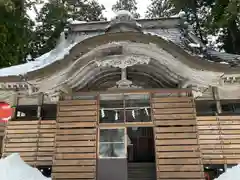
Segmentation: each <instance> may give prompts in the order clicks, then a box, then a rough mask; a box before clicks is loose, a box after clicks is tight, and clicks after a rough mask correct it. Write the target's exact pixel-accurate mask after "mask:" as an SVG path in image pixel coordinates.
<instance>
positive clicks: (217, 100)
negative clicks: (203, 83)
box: [212, 87, 222, 114]
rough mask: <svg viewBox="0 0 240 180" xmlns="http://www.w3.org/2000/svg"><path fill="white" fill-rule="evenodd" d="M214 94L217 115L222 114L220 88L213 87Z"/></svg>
mask: <svg viewBox="0 0 240 180" xmlns="http://www.w3.org/2000/svg"><path fill="white" fill-rule="evenodd" d="M212 92H213V99H214V100H215V102H216V106H217V113H218V114H221V113H222V107H221V102H220V98H219V92H218V88H217V87H212Z"/></svg>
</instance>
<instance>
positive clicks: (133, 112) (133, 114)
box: [132, 110, 136, 119]
mask: <svg viewBox="0 0 240 180" xmlns="http://www.w3.org/2000/svg"><path fill="white" fill-rule="evenodd" d="M132 117H133V118H134V119H135V118H136V116H135V111H134V110H132Z"/></svg>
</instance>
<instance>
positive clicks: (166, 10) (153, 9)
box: [146, 0, 176, 18]
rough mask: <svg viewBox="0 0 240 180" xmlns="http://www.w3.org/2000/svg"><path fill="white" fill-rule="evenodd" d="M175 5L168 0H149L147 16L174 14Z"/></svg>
mask: <svg viewBox="0 0 240 180" xmlns="http://www.w3.org/2000/svg"><path fill="white" fill-rule="evenodd" d="M175 13H176V12H175V7H174V4H172V3H171V2H170V1H169V0H151V4H150V6H149V7H148V9H147V12H146V17H147V18H159V17H169V16H172V15H174V14H175Z"/></svg>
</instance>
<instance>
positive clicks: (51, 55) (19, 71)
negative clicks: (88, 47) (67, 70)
mask: <svg viewBox="0 0 240 180" xmlns="http://www.w3.org/2000/svg"><path fill="white" fill-rule="evenodd" d="M75 44H76V43H73V44H70V43H69V44H68V43H66V42H61V43H60V44H59V45H58V46H56V48H55V49H53V50H52V51H50V52H48V53H46V54H43V55H42V56H40V57H38V58H36V59H35V60H34V61H30V62H27V63H25V64H20V65H16V66H11V67H7V68H3V69H0V76H14V75H23V74H26V73H27V72H31V71H35V70H38V69H41V68H43V67H45V66H47V65H49V64H52V63H53V62H55V61H57V60H60V59H62V58H64V56H66V55H67V54H68V53H69V50H70V49H71V48H72V47H73V46H74V45H75Z"/></svg>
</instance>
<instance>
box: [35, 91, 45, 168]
mask: <svg viewBox="0 0 240 180" xmlns="http://www.w3.org/2000/svg"><path fill="white" fill-rule="evenodd" d="M43 100H44V95H43V93H40V94H39V95H38V109H37V118H38V126H37V144H36V146H37V147H36V157H35V158H36V159H35V160H36V161H35V164H34V167H36V166H37V161H38V144H39V137H40V128H41V119H42V104H43Z"/></svg>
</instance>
